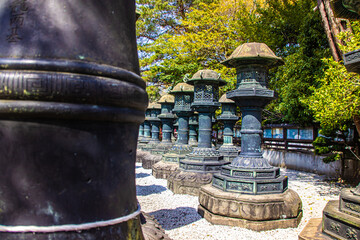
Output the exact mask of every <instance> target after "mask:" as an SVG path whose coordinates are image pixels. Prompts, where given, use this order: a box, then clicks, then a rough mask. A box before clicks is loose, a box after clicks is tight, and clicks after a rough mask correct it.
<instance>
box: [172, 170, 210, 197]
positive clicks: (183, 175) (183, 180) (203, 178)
mask: <svg viewBox="0 0 360 240" xmlns="http://www.w3.org/2000/svg"><path fill="white" fill-rule="evenodd" d="M212 177H213V173H201V172H184V171H180V170H178V171H176V172H174V173H172V174H171V175H170V176H169V177H168V182H167V187H168V189H170V190H171V191H172V192H173V193H176V194H189V195H193V196H198V195H199V191H200V188H201V186H203V185H206V184H209V183H211V180H212Z"/></svg>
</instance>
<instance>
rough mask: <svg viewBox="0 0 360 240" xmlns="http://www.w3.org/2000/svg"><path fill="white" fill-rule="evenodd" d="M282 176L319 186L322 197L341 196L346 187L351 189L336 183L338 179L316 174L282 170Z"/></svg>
mask: <svg viewBox="0 0 360 240" xmlns="http://www.w3.org/2000/svg"><path fill="white" fill-rule="evenodd" d="M281 172H282V174H284V175H286V176H288V177H289V181H298V182H300V183H309V184H312V185H314V186H317V188H318V190H317V192H318V193H319V195H320V196H330V195H339V194H340V191H341V189H342V188H344V187H350V186H349V185H348V184H342V183H338V182H336V179H329V178H328V177H326V176H323V175H318V174H315V173H308V172H301V171H294V170H290V169H282V170H281Z"/></svg>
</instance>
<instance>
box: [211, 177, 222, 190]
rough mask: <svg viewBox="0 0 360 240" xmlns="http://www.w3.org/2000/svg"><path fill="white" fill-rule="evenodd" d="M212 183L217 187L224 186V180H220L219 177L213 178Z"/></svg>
mask: <svg viewBox="0 0 360 240" xmlns="http://www.w3.org/2000/svg"><path fill="white" fill-rule="evenodd" d="M213 185H214V186H217V187H220V188H223V187H224V182H223V181H222V180H220V179H217V178H213Z"/></svg>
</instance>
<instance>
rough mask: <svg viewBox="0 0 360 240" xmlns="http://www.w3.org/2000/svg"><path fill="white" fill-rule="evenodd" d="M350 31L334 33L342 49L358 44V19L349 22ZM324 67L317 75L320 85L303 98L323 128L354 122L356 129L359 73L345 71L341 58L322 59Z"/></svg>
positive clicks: (359, 126)
mask: <svg viewBox="0 0 360 240" xmlns="http://www.w3.org/2000/svg"><path fill="white" fill-rule="evenodd" d="M353 29H354V31H353V33H350V32H342V33H341V34H339V35H338V37H339V39H340V40H341V41H344V42H345V41H346V45H339V49H340V50H341V51H343V52H349V51H353V50H356V49H359V48H360V23H359V22H354V23H353ZM323 62H324V63H325V64H326V66H327V69H326V70H325V74H324V76H323V77H321V78H318V79H317V81H318V82H319V85H320V87H319V88H317V89H313V90H314V93H313V95H312V96H311V97H310V98H309V99H308V101H306V103H307V104H308V105H309V107H310V109H311V110H312V111H313V112H314V113H315V119H316V120H317V121H318V122H320V124H321V127H322V128H324V130H326V131H327V132H331V131H336V130H346V129H347V128H348V127H349V126H350V125H351V124H352V123H355V125H356V128H357V130H358V132H359V133H360V124H359V123H360V122H359V121H358V119H359V116H360V95H359V93H360V81H359V75H358V74H355V73H349V72H348V71H347V70H346V69H345V67H344V66H343V65H342V62H336V61H334V59H333V58H326V59H323Z"/></svg>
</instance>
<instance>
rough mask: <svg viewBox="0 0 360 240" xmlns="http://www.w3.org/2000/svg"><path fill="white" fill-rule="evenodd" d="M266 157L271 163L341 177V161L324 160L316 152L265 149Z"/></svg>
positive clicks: (264, 154)
mask: <svg viewBox="0 0 360 240" xmlns="http://www.w3.org/2000/svg"><path fill="white" fill-rule="evenodd" d="M263 156H264V158H266V159H268V161H269V162H270V164H271V165H273V166H277V167H283V168H289V169H294V170H300V171H305V172H312V173H317V174H320V175H326V176H329V177H335V178H338V177H340V173H341V162H340V161H335V162H331V163H329V164H327V163H324V162H323V161H322V158H323V157H321V156H317V155H315V154H314V153H300V152H286V151H281V150H272V149H264V150H263Z"/></svg>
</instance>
